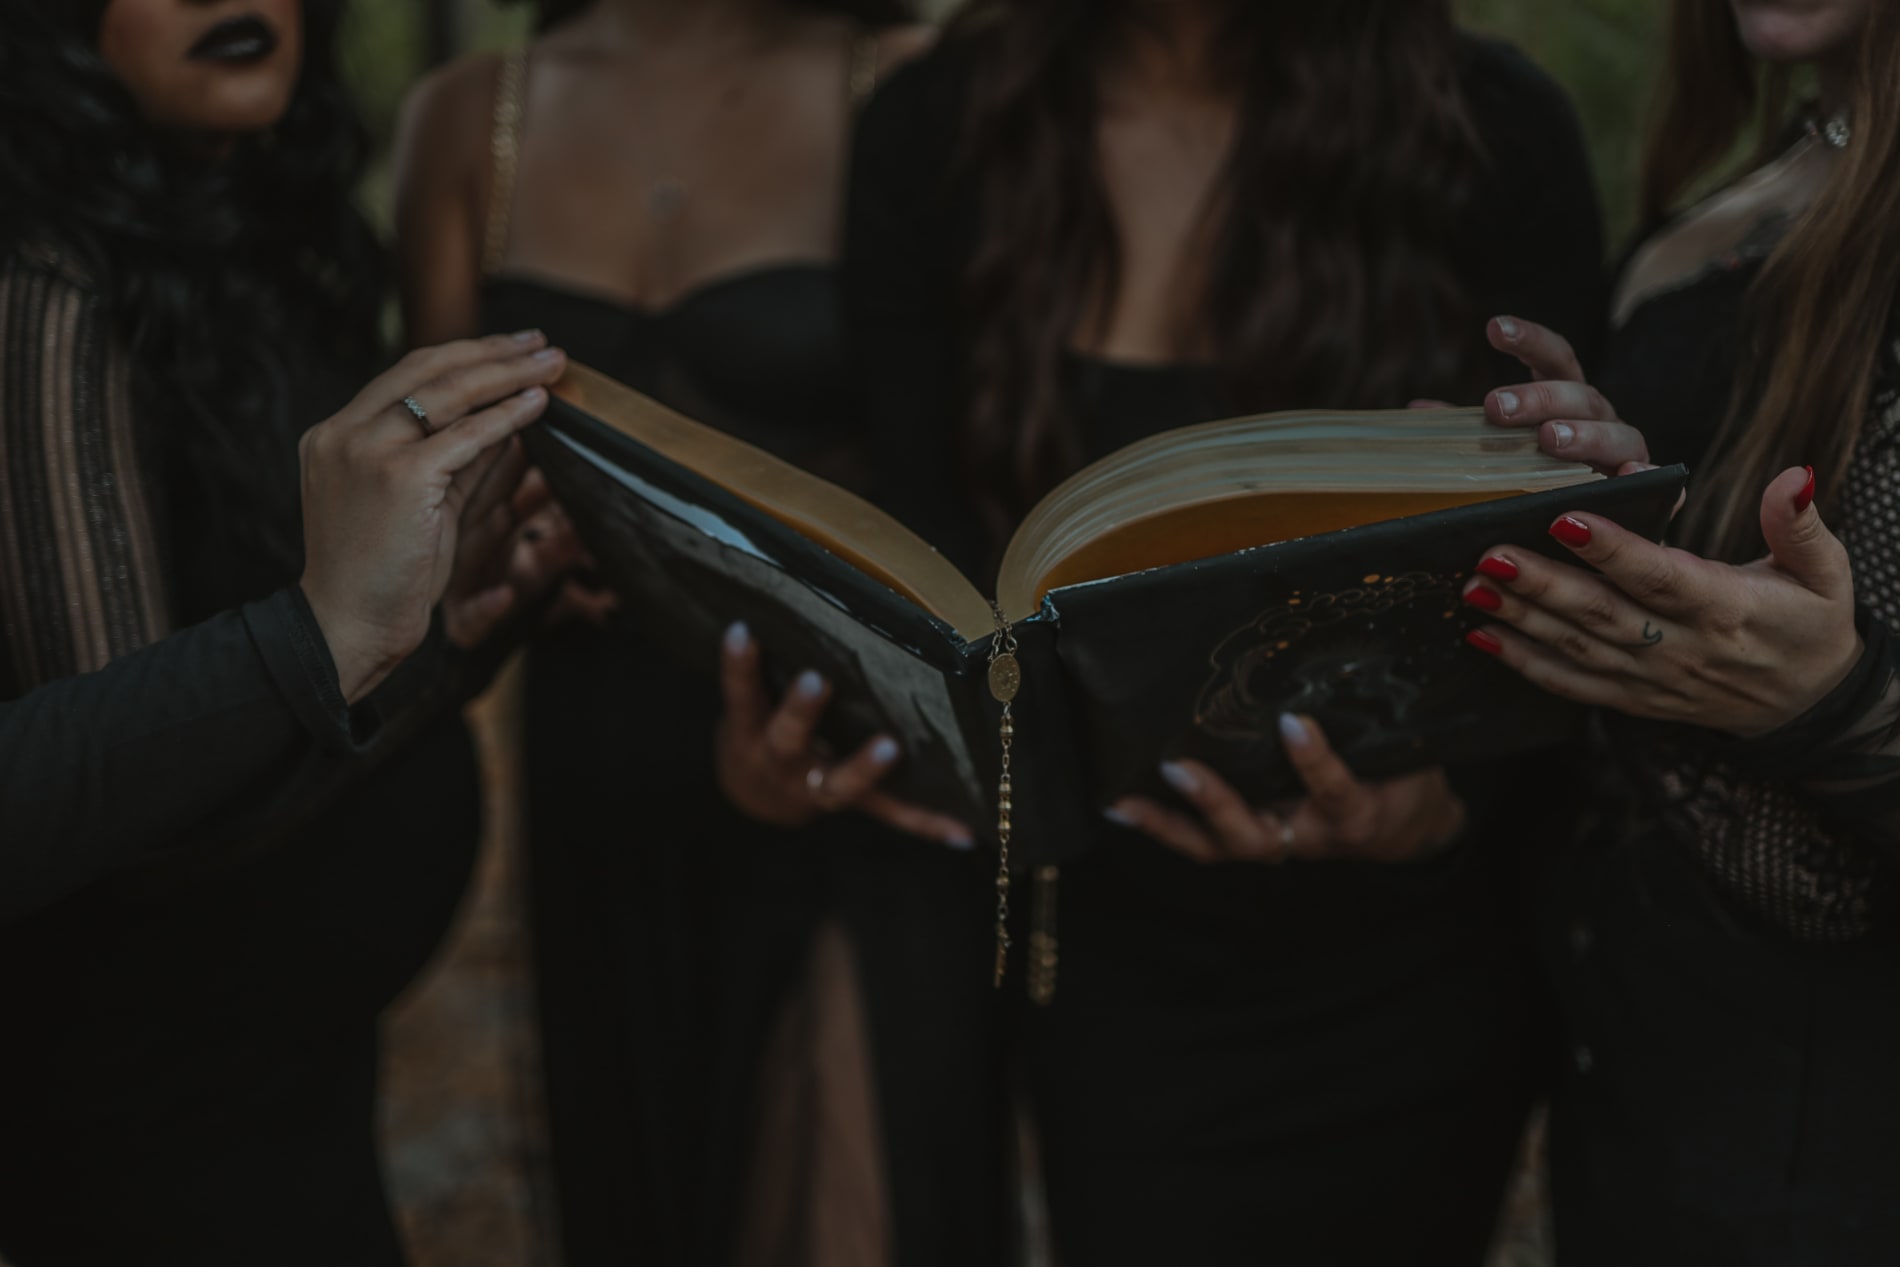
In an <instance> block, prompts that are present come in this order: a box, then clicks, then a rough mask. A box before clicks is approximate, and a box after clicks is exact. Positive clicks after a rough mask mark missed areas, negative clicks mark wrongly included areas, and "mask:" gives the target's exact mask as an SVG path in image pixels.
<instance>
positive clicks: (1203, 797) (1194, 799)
mask: <svg viewBox="0 0 1900 1267" xmlns="http://www.w3.org/2000/svg"><path fill="white" fill-rule="evenodd" d="M1161 777H1162V778H1164V779H1166V780H1167V781H1168V786H1169V787H1172V788H1173V789H1174V790H1175V791H1177V792H1179V793H1180V794H1181V795H1182V797H1184V798H1185V799H1186V800H1187V802H1188V804H1190V805H1192V806H1193V807H1194V808H1195V809H1197V810H1199V811H1200V814H1201V817H1202V818H1204V819H1206V820H1207V825H1208V826H1209V827H1211V828H1212V829H1213V837H1214V842H1215V844H1216V845H1217V846H1218V847H1219V848H1220V849H1221V850H1222V851H1223V852H1225V853H1227V854H1231V855H1232V856H1234V857H1237V858H1249V859H1259V858H1264V857H1268V856H1270V855H1272V854H1273V853H1274V852H1275V851H1276V850H1277V849H1278V847H1279V842H1278V841H1277V840H1274V839H1273V838H1271V837H1269V836H1268V835H1267V829H1266V827H1265V825H1264V824H1262V823H1261V821H1260V816H1259V815H1258V814H1256V813H1255V812H1254V810H1253V807H1252V806H1251V805H1249V804H1247V802H1246V801H1245V800H1244V799H1243V798H1242V797H1241V795H1240V793H1238V792H1236V791H1234V789H1233V785H1232V784H1230V783H1228V782H1227V780H1225V779H1223V778H1221V777H1220V775H1218V774H1216V773H1214V771H1213V770H1212V769H1210V768H1209V767H1207V766H1205V765H1203V764H1201V763H1200V762H1199V761H1164V762H1162V763H1161Z"/></svg>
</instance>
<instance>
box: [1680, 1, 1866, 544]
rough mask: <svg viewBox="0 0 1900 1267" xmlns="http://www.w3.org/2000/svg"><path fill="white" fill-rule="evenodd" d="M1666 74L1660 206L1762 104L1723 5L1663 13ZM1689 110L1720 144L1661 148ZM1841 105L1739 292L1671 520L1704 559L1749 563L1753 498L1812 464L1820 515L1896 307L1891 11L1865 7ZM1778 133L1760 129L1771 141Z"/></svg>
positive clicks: (1833, 494)
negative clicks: (1824, 168)
mask: <svg viewBox="0 0 1900 1267" xmlns="http://www.w3.org/2000/svg"><path fill="white" fill-rule="evenodd" d="M1718 27H1720V28H1721V29H1720V31H1719V32H1718V31H1717V28H1718ZM1718 35H1719V36H1720V40H1719V42H1717V36H1718ZM1670 67H1671V71H1672V78H1673V80H1674V83H1673V86H1672V90H1671V101H1672V107H1671V108H1670V109H1667V110H1665V111H1664V114H1663V118H1664V121H1665V122H1664V126H1663V131H1659V133H1658V137H1657V140H1656V142H1655V143H1653V144H1652V146H1651V150H1650V159H1649V163H1648V175H1649V180H1650V181H1651V182H1652V183H1651V186H1650V187H1651V188H1652V189H1653V190H1655V191H1658V192H1659V193H1665V194H1667V196H1668V197H1669V198H1673V197H1675V196H1676V195H1679V194H1680V193H1681V191H1682V190H1683V189H1684V188H1686V187H1687V186H1688V184H1689V183H1690V181H1691V180H1692V178H1693V175H1694V172H1695V171H1697V170H1702V169H1705V168H1706V167H1707V166H1708V165H1709V164H1710V163H1712V162H1714V161H1716V160H1717V159H1718V158H1719V156H1720V153H1721V152H1722V150H1723V148H1724V145H1725V144H1726V145H1727V146H1731V147H1732V145H1733V144H1734V143H1735V141H1736V139H1737V137H1738V135H1739V134H1740V130H1741V128H1742V126H1743V125H1744V123H1745V122H1746V119H1747V116H1748V114H1749V113H1750V110H1751V107H1753V106H1756V105H1758V104H1759V103H1760V102H1761V101H1762V100H1763V95H1762V94H1761V93H1760V90H1759V88H1754V89H1752V90H1753V91H1755V92H1756V94H1757V95H1756V97H1755V98H1753V99H1752V100H1751V99H1750V98H1749V97H1747V96H1746V94H1747V93H1748V92H1749V91H1751V85H1758V84H1760V83H1761V82H1763V80H1764V78H1765V76H1764V75H1762V74H1758V72H1757V71H1756V69H1755V67H1754V66H1753V65H1751V59H1750V57H1749V55H1748V52H1747V50H1746V49H1745V48H1744V47H1743V46H1742V43H1741V39H1740V37H1739V35H1738V34H1737V33H1736V30H1735V21H1734V16H1733V12H1732V10H1731V8H1730V5H1729V0H1677V3H1676V14H1675V23H1674V31H1673V33H1672V39H1671V48H1670ZM1698 98H1700V100H1701V101H1702V102H1703V107H1702V108H1703V110H1704V111H1705V113H1706V119H1707V120H1708V121H1726V122H1724V124H1723V126H1725V127H1727V128H1728V131H1727V135H1726V139H1725V140H1724V138H1723V137H1722V135H1721V132H1720V129H1717V128H1715V127H1713V126H1710V128H1709V131H1708V136H1707V139H1706V140H1705V141H1704V142H1703V143H1702V144H1701V146H1700V147H1691V146H1687V145H1682V144H1680V143H1679V142H1676V141H1671V140H1670V139H1668V138H1667V137H1666V136H1665V135H1664V133H1665V132H1666V131H1667V129H1668V121H1669V120H1670V119H1671V118H1672V117H1677V118H1679V119H1680V120H1683V121H1686V120H1689V119H1691V118H1692V117H1693V116H1694V106H1695V102H1696V101H1697V100H1698ZM1767 100H1768V103H1769V104H1770V105H1772V104H1773V99H1772V97H1768V98H1767ZM1846 105H1847V111H1848V119H1849V121H1850V126H1851V129H1852V137H1851V139H1850V141H1849V142H1848V145H1847V149H1846V151H1845V152H1844V153H1843V154H1842V155H1841V158H1840V161H1839V162H1838V163H1837V164H1836V165H1835V168H1834V170H1833V172H1832V173H1831V174H1830V175H1829V177H1828V180H1827V183H1826V185H1825V186H1824V187H1823V188H1822V190H1821V192H1820V193H1819V195H1818V196H1817V197H1816V198H1815V200H1814V202H1813V204H1812V205H1811V206H1810V207H1809V209H1808V210H1807V211H1806V212H1805V213H1804V214H1803V215H1802V216H1801V218H1800V219H1799V220H1798V221H1797V222H1796V224H1795V226H1794V227H1793V229H1792V230H1790V232H1789V234H1788V236H1787V237H1786V238H1785V239H1783V241H1782V242H1781V244H1780V245H1779V246H1778V247H1777V248H1776V250H1775V252H1774V254H1773V255H1771V256H1770V257H1769V259H1768V261H1767V263H1766V264H1765V265H1764V266H1763V268H1762V273H1761V276H1760V277H1759V278H1757V279H1756V281H1755V284H1754V286H1753V287H1752V288H1751V290H1750V292H1749V297H1748V306H1747V311H1746V313H1745V314H1744V329H1743V340H1742V344H1741V348H1742V367H1743V368H1742V370H1741V372H1740V374H1739V375H1738V377H1737V380H1736V384H1735V394H1734V397H1733V399H1732V401H1731V403H1730V405H1729V414H1728V419H1727V421H1726V422H1725V423H1724V424H1723V426H1722V429H1721V432H1720V433H1719V435H1718V437H1717V440H1716V443H1715V447H1714V449H1713V454H1714V457H1713V460H1712V461H1711V463H1710V465H1709V466H1708V468H1707V469H1706V470H1704V471H1703V472H1701V476H1700V478H1699V479H1698V481H1697V483H1698V486H1699V488H1700V490H1701V495H1700V496H1697V497H1694V498H1692V499H1691V502H1690V506H1689V509H1688V510H1687V511H1686V512H1685V514H1684V516H1683V523H1682V529H1681V535H1682V539H1683V541H1684V542H1685V544H1688V545H1690V546H1692V547H1693V548H1695V549H1697V550H1700V551H1701V552H1703V553H1704V554H1707V555H1709V556H1711V557H1714V558H1721V559H1727V560H1730V561H1733V562H1742V561H1745V560H1747V559H1750V558H1755V557H1758V556H1760V554H1761V553H1762V551H1763V549H1764V545H1763V542H1762V536H1761V523H1760V519H1759V516H1758V514H1757V508H1758V506H1759V501H1760V495H1761V490H1762V489H1763V487H1765V486H1766V485H1767V484H1768V482H1769V481H1770V480H1772V479H1773V478H1774V477H1775V475H1776V474H1778V473H1779V472H1781V471H1783V470H1785V469H1787V468H1788V467H1790V466H1799V465H1804V464H1805V465H1810V466H1812V467H1814V470H1815V473H1816V476H1817V477H1818V489H1819V499H1818V500H1819V502H1820V505H1821V509H1822V513H1823V514H1830V513H1831V512H1832V511H1833V509H1834V507H1835V499H1836V498H1837V497H1838V495H1839V492H1840V488H1841V484H1842V481H1843V479H1844V478H1845V476H1846V473H1847V467H1848V464H1849V462H1851V461H1852V460H1853V456H1854V448H1855V446H1856V444H1858V442H1859V440H1860V434H1861V426H1862V424H1863V422H1864V420H1865V418H1866V415H1867V410H1868V407H1869V403H1870V399H1871V395H1872V391H1873V385H1874V378H1875V374H1876V371H1877V369H1878V367H1879V361H1880V355H1881V351H1882V348H1883V345H1884V343H1885V341H1886V339H1887V338H1888V337H1889V335H1890V332H1891V328H1892V317H1893V311H1894V302H1895V298H1896V295H1900V5H1895V4H1892V3H1890V2H1889V0H1875V2H1874V3H1873V4H1872V5H1871V7H1870V12H1869V15H1868V19H1867V26H1866V29H1865V30H1864V31H1863V32H1862V35H1861V40H1860V47H1859V49H1858V54H1857V56H1856V58H1855V64H1854V71H1853V76H1852V79H1851V81H1850V83H1849V85H1848V93H1847V98H1846ZM1780 122H1782V120H1781V119H1779V117H1770V118H1768V119H1766V120H1764V125H1765V127H1766V128H1767V129H1768V130H1769V131H1771V132H1772V131H1774V130H1775V129H1776V125H1777V124H1779V123H1780ZM1667 206H1668V202H1667V201H1664V202H1662V203H1659V204H1658V209H1659V210H1666V209H1667Z"/></svg>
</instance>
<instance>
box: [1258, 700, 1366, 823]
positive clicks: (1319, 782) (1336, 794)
mask: <svg viewBox="0 0 1900 1267" xmlns="http://www.w3.org/2000/svg"><path fill="white" fill-rule="evenodd" d="M1280 746H1281V747H1282V748H1284V749H1285V750H1286V756H1287V760H1288V761H1290V762H1292V763H1293V770H1294V773H1296V774H1298V775H1299V776H1300V782H1301V783H1303V784H1304V785H1305V786H1306V802H1305V806H1304V807H1303V808H1306V809H1309V810H1311V812H1312V813H1314V814H1317V815H1318V816H1319V817H1321V818H1323V819H1326V820H1327V821H1328V822H1330V823H1341V822H1344V821H1345V820H1346V819H1347V818H1348V817H1349V816H1350V815H1352V814H1353V813H1354V812H1355V811H1356V810H1357V809H1358V808H1359V807H1360V805H1361V804H1362V803H1363V802H1364V800H1365V798H1366V796H1367V795H1368V792H1367V789H1366V787H1365V785H1364V784H1362V783H1360V782H1359V780H1358V778H1357V777H1356V776H1355V775H1354V774H1353V772H1352V770H1351V769H1350V768H1349V767H1348V766H1347V765H1346V763H1345V762H1344V761H1341V760H1340V759H1339V754H1338V753H1336V752H1334V751H1333V745H1332V743H1331V741H1329V740H1328V739H1327V738H1326V732H1325V731H1323V730H1321V729H1320V727H1319V723H1318V722H1316V721H1314V720H1313V719H1312V718H1311V717H1295V716H1294V715H1293V714H1291V713H1282V714H1281V715H1280ZM1297 820H1298V815H1297V812H1296V815H1295V822H1294V826H1295V838H1296V839H1297V836H1298V826H1299V823H1298V821H1297Z"/></svg>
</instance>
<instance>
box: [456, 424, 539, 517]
mask: <svg viewBox="0 0 1900 1267" xmlns="http://www.w3.org/2000/svg"><path fill="white" fill-rule="evenodd" d="M527 469H528V453H527V450H525V449H524V448H522V446H521V441H520V439H519V438H518V437H512V436H511V437H510V438H509V439H508V440H507V441H506V442H505V443H502V444H498V445H496V446H495V447H494V448H492V449H490V450H488V452H486V453H484V454H482V456H481V457H479V458H477V459H476V460H475V461H473V462H471V463H470V464H469V465H468V466H466V467H463V468H462V470H461V471H460V472H458V473H457V474H456V476H455V480H454V483H455V484H458V485H460V486H461V487H460V490H459V492H460V496H461V498H462V515H463V520H464V522H467V521H469V520H472V519H478V518H480V517H481V516H483V515H486V514H488V513H489V510H490V509H491V508H494V507H497V506H499V507H503V508H505V509H507V511H508V512H509V514H508V522H509V523H510V524H511V525H512V524H514V523H517V522H519V520H520V515H519V514H518V513H517V512H516V511H515V509H514V505H513V502H514V490H515V487H516V486H517V485H518V484H520V483H521V476H522V473H523V472H524V471H526V470H527Z"/></svg>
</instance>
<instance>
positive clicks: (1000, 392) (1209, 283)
mask: <svg viewBox="0 0 1900 1267" xmlns="http://www.w3.org/2000/svg"><path fill="white" fill-rule="evenodd" d="M1129 9H1130V5H1129V4H1128V3H1127V2H1126V0H974V2H973V3H971V4H970V5H969V6H968V7H967V8H966V9H965V10H964V11H963V12H962V13H961V14H959V15H958V17H957V18H956V19H954V20H953V21H952V23H951V25H950V27H949V28H948V30H947V33H946V35H945V40H946V42H947V43H961V44H962V45H964V46H966V47H965V49H964V55H965V57H966V59H967V62H968V64H969V65H970V66H971V67H973V78H974V83H973V85H972V89H971V97H970V103H969V107H968V115H967V118H966V120H965V129H964V143H963V149H962V154H961V160H960V167H959V170H960V173H961V178H960V180H959V184H969V185H973V186H974V188H975V190H976V194H977V197H978V199H979V202H980V207H981V215H982V224H983V232H982V235H981V241H980V244H979V246H978V249H977V250H976V252H975V255H974V258H973V260H972V262H971V264H970V266H969V269H968V272H967V275H966V277H965V279H964V280H965V295H964V314H963V315H964V317H965V323H966V332H967V338H966V341H965V346H966V348H967V350H968V362H967V366H968V374H969V379H968V381H969V383H970V384H971V386H970V398H969V400H968V401H967V404H966V410H965V428H964V435H963V436H962V442H963V443H962V448H963V453H964V460H965V463H966V474H967V476H968V478H969V481H970V485H971V490H972V492H973V494H974V495H975V496H976V497H977V498H978V500H979V503H981V504H983V507H984V510H985V511H986V518H987V519H988V520H989V526H990V528H991V530H992V532H993V533H1000V532H1004V531H1007V528H1008V525H1009V524H1010V523H1011V522H1013V521H1014V519H1015V518H1016V517H1017V516H1019V515H1020V514H1021V513H1022V512H1023V511H1024V510H1025V509H1026V508H1027V507H1028V505H1029V504H1030V503H1031V502H1033V501H1034V500H1035V499H1036V498H1038V497H1039V496H1041V495H1042V494H1043V493H1044V492H1046V491H1047V490H1048V488H1049V487H1050V486H1051V484H1053V483H1054V482H1056V481H1058V480H1060V479H1061V478H1063V477H1065V476H1066V475H1067V474H1069V473H1071V472H1072V471H1073V470H1074V468H1075V467H1076V465H1077V463H1078V462H1079V459H1080V454H1081V452H1082V445H1081V437H1080V435H1079V434H1078V427H1077V423H1076V419H1075V416H1074V414H1073V412H1072V410H1071V409H1070V407H1069V402H1067V401H1066V400H1064V399H1063V390H1064V389H1063V384H1064V381H1065V374H1064V372H1063V366H1064V358H1065V356H1066V355H1067V353H1068V349H1069V348H1070V346H1071V344H1072V342H1073V341H1074V340H1075V339H1076V338H1077V337H1078V334H1079V333H1082V332H1083V325H1084V323H1085V322H1087V321H1089V320H1090V319H1091V318H1092V317H1095V316H1097V315H1098V314H1100V313H1102V312H1104V311H1106V310H1108V309H1109V308H1110V307H1112V302H1113V299H1114V296H1115V295H1116V293H1117V291H1118V288H1119V282H1120V266H1121V261H1120V256H1119V248H1118V244H1117V242H1116V237H1115V230H1114V225H1113V223H1112V220H1111V213H1110V208H1109V205H1108V200H1107V195H1106V192H1105V189H1104V185H1103V181H1102V176H1101V171H1100V164H1099V161H1098V157H1097V149H1096V125H1097V118H1098V112H1099V88H1098V83H1099V73H1100V66H1101V64H1102V60H1103V56H1104V54H1105V52H1107V51H1108V50H1109V49H1110V48H1111V41H1113V40H1114V39H1116V38H1118V36H1119V34H1120V29H1121V27H1122V24H1124V23H1127V22H1129V21H1131V20H1132V19H1131V17H1130V14H1129ZM1223 23H1224V29H1223V30H1222V31H1221V32H1220V36H1219V38H1220V47H1221V48H1222V49H1224V50H1227V51H1228V53H1229V54H1230V55H1231V57H1232V64H1231V72H1230V73H1231V76H1232V81H1233V82H1234V83H1235V84H1237V85H1238V88H1237V91H1238V93H1239V119H1238V125H1237V128H1236V133H1235V140H1234V143H1233V147H1232V151H1231V154H1230V155H1229V157H1228V160H1227V162H1226V166H1225V170H1224V173H1223V175H1222V176H1221V178H1220V181H1219V184H1218V186H1217V188H1216V189H1215V190H1214V193H1213V197H1212V199H1211V200H1210V202H1209V205H1208V210H1207V215H1208V216H1209V217H1210V218H1209V221H1208V222H1207V223H1206V224H1205V225H1204V226H1203V227H1204V230H1205V231H1206V238H1205V240H1206V241H1208V242H1210V243H1211V244H1212V249H1211V255H1210V258H1208V259H1207V260H1206V261H1205V263H1204V268H1203V273H1204V276H1205V277H1206V279H1207V280H1206V282H1205V290H1204V293H1203V297H1202V300H1201V302H1200V303H1199V305H1198V312H1197V313H1196V314H1195V325H1196V326H1197V327H1198V328H1196V329H1192V330H1182V331H1178V332H1177V334H1178V335H1179V337H1180V342H1181V344H1182V345H1183V347H1184V348H1186V347H1194V346H1197V345H1198V346H1199V347H1202V348H1206V347H1208V346H1210V345H1211V346H1212V348H1213V349H1214V351H1215V355H1216V358H1217V360H1218V364H1219V370H1220V373H1221V376H1222V379H1223V381H1224V383H1225V387H1226V392H1227V395H1228V397H1229V403H1230V405H1231V407H1232V408H1233V409H1234V410H1235V411H1236V412H1239V411H1248V410H1265V409H1272V408H1281V407H1294V406H1300V407H1306V406H1313V407H1325V406H1333V407H1369V406H1397V405H1402V404H1404V403H1405V402H1406V401H1407V400H1408V399H1410V398H1412V397H1415V396H1418V395H1437V396H1443V397H1445V398H1447V399H1459V398H1462V397H1467V396H1469V395H1472V394H1474V393H1475V389H1476V388H1477V387H1478V386H1479V383H1478V381H1477V377H1476V376H1477V374H1478V371H1479V366H1480V364H1481V362H1480V361H1479V360H1478V353H1477V352H1476V351H1474V350H1473V349H1472V347H1471V344H1472V342H1473V340H1472V339H1471V337H1470V335H1471V331H1472V329H1473V328H1475V327H1473V325H1472V322H1471V314H1470V312H1469V311H1468V309H1467V301H1466V297H1465V296H1464V295H1463V294H1462V293H1461V288H1460V286H1459V284H1458V280H1457V277H1456V275H1455V273H1454V270H1453V265H1452V261H1451V248H1452V241H1453V235H1454V231H1455V227H1456V225H1457V224H1458V221H1459V219H1460V216H1461V214H1462V213H1463V211H1464V209H1465V207H1466V205H1467V203H1468V202H1469V200H1470V198H1471V196H1472V188H1473V185H1474V183H1475V175H1476V171H1477V163H1478V142H1477V139H1476V133H1475V130H1474V129H1473V127H1472V125H1471V122H1470V120H1469V118H1468V117H1467V113H1466V110H1465V107H1464V103H1463V99H1462V97H1461V95H1460V92H1459V86H1458V80H1457V67H1456V51H1455V44H1454V40H1455V35H1454V31H1453V27H1452V21H1451V14H1450V6H1449V0H1407V2H1406V3H1402V4H1394V3H1391V2H1390V0H1328V2H1327V3H1321V4H1307V3H1300V4H1288V3H1278V2H1276V3H1265V2H1263V0H1229V3H1228V4H1227V6H1226V14H1225V16H1224V18H1223Z"/></svg>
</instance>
